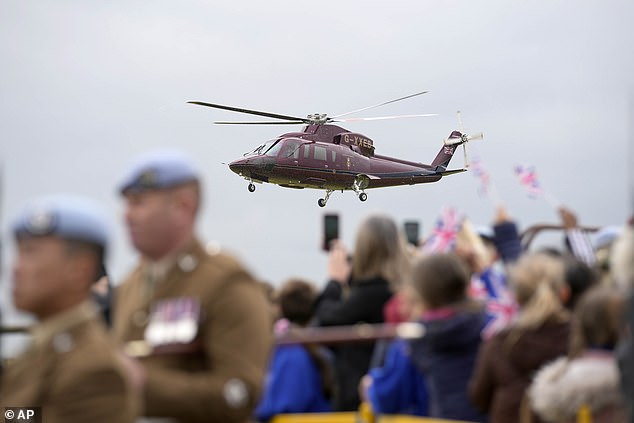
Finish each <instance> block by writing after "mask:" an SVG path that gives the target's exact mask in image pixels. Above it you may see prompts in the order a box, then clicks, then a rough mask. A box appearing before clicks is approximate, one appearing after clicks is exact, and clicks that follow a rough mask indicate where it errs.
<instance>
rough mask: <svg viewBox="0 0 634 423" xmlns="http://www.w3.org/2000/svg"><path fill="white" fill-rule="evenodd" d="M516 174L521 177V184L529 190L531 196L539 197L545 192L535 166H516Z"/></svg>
mask: <svg viewBox="0 0 634 423" xmlns="http://www.w3.org/2000/svg"><path fill="white" fill-rule="evenodd" d="M515 174H516V175H517V177H518V178H519V180H520V184H522V185H523V186H524V187H525V188H526V189H527V190H528V196H529V197H531V198H537V197H539V196H540V195H542V194H543V193H544V191H543V189H542V187H541V185H540V184H539V181H538V180H537V173H536V172H535V168H534V167H533V166H521V165H519V166H515Z"/></svg>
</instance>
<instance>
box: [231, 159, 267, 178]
mask: <svg viewBox="0 0 634 423" xmlns="http://www.w3.org/2000/svg"><path fill="white" fill-rule="evenodd" d="M272 164H273V163H272V160H271V158H270V157H255V158H253V159H251V158H249V159H240V160H236V161H233V162H231V163H229V169H231V170H232V171H233V172H235V173H237V174H238V175H240V176H250V175H251V174H252V173H253V172H256V173H258V174H263V173H266V171H267V170H269V168H270V167H272Z"/></svg>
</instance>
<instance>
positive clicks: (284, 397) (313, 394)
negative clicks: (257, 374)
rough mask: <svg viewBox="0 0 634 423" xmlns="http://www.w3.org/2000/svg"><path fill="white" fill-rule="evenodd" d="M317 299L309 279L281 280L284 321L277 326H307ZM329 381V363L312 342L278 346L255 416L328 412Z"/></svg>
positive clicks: (329, 409) (259, 419)
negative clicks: (307, 280)
mask: <svg viewBox="0 0 634 423" xmlns="http://www.w3.org/2000/svg"><path fill="white" fill-rule="evenodd" d="M316 298H317V292H316V290H315V288H314V287H313V285H312V284H310V283H309V282H306V281H303V280H298V279H291V280H289V281H287V282H286V283H284V285H283V286H282V288H281V290H280V293H279V297H278V300H279V307H280V313H281V316H282V318H283V319H285V322H287V324H285V325H279V324H278V325H277V326H278V327H284V326H289V325H290V327H293V326H298V327H304V326H306V325H307V324H308V322H309V321H310V320H311V318H312V316H313V310H314V303H315V299H316ZM286 329H288V327H287V328H286ZM332 380H333V376H332V370H331V365H330V363H329V362H328V360H327V357H326V355H325V354H324V352H323V350H321V349H319V348H317V347H316V346H314V345H284V346H278V347H276V348H275V350H274V352H273V357H272V360H271V363H270V366H269V373H268V375H267V380H266V383H265V387H264V393H263V397H262V399H261V401H260V404H259V405H258V407H257V409H256V411H255V417H256V419H257V420H258V421H268V420H269V419H271V418H272V417H273V416H275V415H276V414H281V413H316V412H328V411H331V410H332V407H331V405H330V402H329V398H330V396H331V394H332V383H333V382H332Z"/></svg>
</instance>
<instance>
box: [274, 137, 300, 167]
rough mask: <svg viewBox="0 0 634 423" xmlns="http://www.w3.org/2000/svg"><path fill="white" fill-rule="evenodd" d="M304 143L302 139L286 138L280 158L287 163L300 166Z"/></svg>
mask: <svg viewBox="0 0 634 423" xmlns="http://www.w3.org/2000/svg"><path fill="white" fill-rule="evenodd" d="M301 146H302V143H301V142H300V141H294V140H286V141H284V146H283V147H282V151H281V153H280V155H279V159H280V160H281V161H283V162H285V163H286V164H289V165H294V166H298V165H299V157H300V154H301V153H302V152H301V148H300V147H301Z"/></svg>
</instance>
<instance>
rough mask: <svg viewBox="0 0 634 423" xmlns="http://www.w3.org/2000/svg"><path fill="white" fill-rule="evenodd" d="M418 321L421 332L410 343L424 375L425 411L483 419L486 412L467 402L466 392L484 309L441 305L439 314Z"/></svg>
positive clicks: (456, 417) (413, 354) (433, 414)
mask: <svg viewBox="0 0 634 423" xmlns="http://www.w3.org/2000/svg"><path fill="white" fill-rule="evenodd" d="M440 312H441V311H440V310H439V311H436V312H435V313H434V314H436V315H438V314H439V313H440ZM422 322H423V324H424V325H425V329H426V330H425V336H424V337H422V338H420V339H418V340H415V341H412V342H411V346H412V359H413V360H414V363H416V365H417V367H418V368H419V369H420V370H421V371H422V372H423V373H424V374H425V375H426V377H427V389H428V392H429V415H430V416H431V417H438V418H443V419H454V420H464V421H471V422H485V421H486V416H485V415H484V414H482V413H481V412H479V411H478V410H477V409H476V408H474V407H473V406H472V405H471V403H470V401H469V396H468V393H467V384H468V382H469V379H470V378H471V374H472V372H473V367H474V364H475V360H476V355H477V353H478V347H479V345H480V339H481V338H480V332H481V330H482V329H483V327H484V324H485V322H486V316H485V313H484V310H478V311H475V310H474V311H463V310H453V309H443V311H442V317H435V318H432V319H429V318H425V317H424V318H423V320H422Z"/></svg>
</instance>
